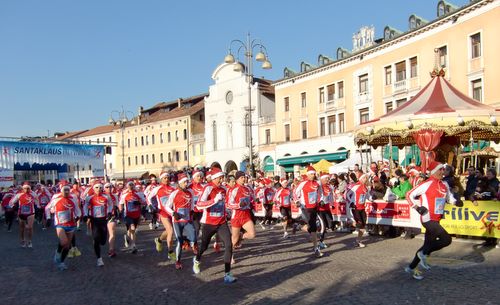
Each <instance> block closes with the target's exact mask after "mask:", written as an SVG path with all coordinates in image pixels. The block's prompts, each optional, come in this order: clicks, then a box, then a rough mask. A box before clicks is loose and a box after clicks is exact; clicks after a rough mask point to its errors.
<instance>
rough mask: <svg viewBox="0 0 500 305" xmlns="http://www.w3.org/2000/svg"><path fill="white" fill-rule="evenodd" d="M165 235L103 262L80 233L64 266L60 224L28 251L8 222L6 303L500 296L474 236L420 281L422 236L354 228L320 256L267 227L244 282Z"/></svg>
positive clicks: (498, 257) (499, 279) (335, 237)
mask: <svg viewBox="0 0 500 305" xmlns="http://www.w3.org/2000/svg"><path fill="white" fill-rule="evenodd" d="M123 231H124V228H123V226H120V227H119V232H118V233H121V234H118V239H117V242H118V244H119V245H122V242H123V239H122V234H123ZM159 233H160V231H158V230H157V231H154V230H153V231H151V230H149V228H148V227H147V226H141V229H140V232H139V233H138V239H139V243H138V247H139V249H140V251H139V253H138V254H136V255H134V254H131V253H126V252H120V253H119V254H118V257H116V258H114V259H108V258H107V257H105V258H104V262H105V266H104V267H103V268H98V267H96V265H95V263H96V260H95V256H94V254H93V251H92V248H91V240H90V237H88V236H86V235H85V232H84V231H81V232H78V234H77V245H78V246H79V248H80V249H81V250H82V252H83V255H82V256H80V257H78V258H72V259H68V260H67V262H68V264H69V269H68V270H67V271H63V272H60V271H58V270H57V269H56V268H55V266H54V265H53V263H52V261H51V258H52V255H53V252H54V249H55V246H56V243H57V241H56V237H55V233H54V229H49V230H47V231H41V230H40V228H39V227H37V228H36V231H35V235H34V242H33V245H34V248H33V249H22V248H20V247H19V243H18V240H17V238H18V237H17V226H16V228H15V230H14V231H13V232H12V233H6V232H5V230H4V228H1V232H0V245H1V246H0V257H1V264H0V274H1V277H0V287H1V294H0V304H86V305H89V304H120V305H124V304H134V305H139V304H197V305H201V304H218V305H223V304H357V305H361V304H500V250H499V249H494V248H493V249H491V248H489V249H485V248H483V247H481V246H480V245H477V244H473V243H464V242H459V241H454V242H453V244H452V245H451V246H450V247H448V248H446V249H443V250H442V251H439V252H437V253H435V254H434V255H433V257H432V258H433V259H434V261H433V262H434V264H435V266H434V267H433V269H432V270H431V271H429V272H427V273H426V274H425V276H426V278H425V279H424V280H423V281H420V282H419V281H415V280H413V279H412V278H411V277H410V276H409V275H408V274H405V273H404V272H403V267H404V266H405V265H406V264H407V263H408V262H409V260H410V259H411V258H412V257H413V255H414V253H415V251H416V249H418V248H419V247H420V245H421V243H422V239H420V238H418V237H417V238H415V239H412V240H403V239H400V238H395V239H383V238H379V237H367V238H366V239H367V247H366V248H364V249H359V248H354V247H353V242H354V235H352V234H346V233H336V234H329V237H328V239H327V243H328V244H329V245H330V247H328V249H327V250H326V251H325V253H326V255H325V257H323V258H319V259H316V258H314V257H313V256H312V255H311V254H312V251H311V246H310V243H309V242H308V238H307V236H306V235H305V234H304V233H297V235H296V236H293V237H292V238H290V239H287V240H282V239H281V233H280V231H279V230H278V229H274V230H271V231H269V230H268V231H262V230H260V229H259V230H258V232H257V238H256V239H254V240H252V241H246V242H245V244H244V247H243V248H242V249H241V250H239V251H238V252H237V254H236V260H237V264H236V265H234V268H233V273H234V275H235V276H236V277H238V282H237V283H235V284H233V285H225V284H223V282H222V275H223V264H222V261H221V260H222V254H216V253H214V252H213V250H209V251H207V252H206V254H205V255H204V257H203V260H202V273H201V274H200V275H198V276H195V275H193V274H192V271H191V266H192V260H191V259H192V254H191V253H187V254H186V255H185V257H184V270H180V271H177V270H175V268H174V264H173V263H171V262H168V261H167V258H166V253H165V252H163V253H157V252H156V251H155V250H154V243H153V242H152V240H153V237H155V236H157V235H158V234H159ZM103 253H106V251H103Z"/></svg>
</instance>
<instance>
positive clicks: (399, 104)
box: [396, 98, 406, 108]
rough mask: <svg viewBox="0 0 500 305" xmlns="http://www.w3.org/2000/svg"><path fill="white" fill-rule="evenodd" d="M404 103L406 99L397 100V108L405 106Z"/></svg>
mask: <svg viewBox="0 0 500 305" xmlns="http://www.w3.org/2000/svg"><path fill="white" fill-rule="evenodd" d="M404 103H406V99H405V98H402V99H400V100H397V101H396V108H399V106H401V105H403V104H404Z"/></svg>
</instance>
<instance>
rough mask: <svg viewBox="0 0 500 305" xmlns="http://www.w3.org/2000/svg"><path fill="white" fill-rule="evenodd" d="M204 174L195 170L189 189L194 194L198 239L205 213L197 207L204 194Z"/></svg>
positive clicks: (194, 219) (194, 218)
mask: <svg viewBox="0 0 500 305" xmlns="http://www.w3.org/2000/svg"><path fill="white" fill-rule="evenodd" d="M202 179H203V172H201V171H199V170H195V171H194V172H193V181H192V183H191V184H190V185H189V187H188V189H189V190H190V191H191V193H192V194H193V204H194V209H193V225H194V236H195V237H196V238H198V237H199V234H200V220H201V217H202V216H203V211H200V210H198V208H197V207H196V204H197V203H198V199H199V198H200V196H201V194H202V192H203V187H204V185H203V183H202ZM195 247H196V248H197V247H198V243H196V244H195Z"/></svg>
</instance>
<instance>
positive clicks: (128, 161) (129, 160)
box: [128, 157, 130, 166]
mask: <svg viewBox="0 0 500 305" xmlns="http://www.w3.org/2000/svg"><path fill="white" fill-rule="evenodd" d="M128 166H130V157H128Z"/></svg>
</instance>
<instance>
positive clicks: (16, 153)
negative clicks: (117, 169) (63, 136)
mask: <svg viewBox="0 0 500 305" xmlns="http://www.w3.org/2000/svg"><path fill="white" fill-rule="evenodd" d="M103 162H104V146H99V145H80V144H53V143H37V142H9V141H0V168H4V169H11V170H13V169H14V164H16V163H19V164H21V165H23V164H25V163H28V164H31V165H33V164H35V163H36V164H49V163H55V164H69V165H74V164H80V165H85V166H87V165H91V166H92V167H96V168H97V167H102V165H103Z"/></svg>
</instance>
